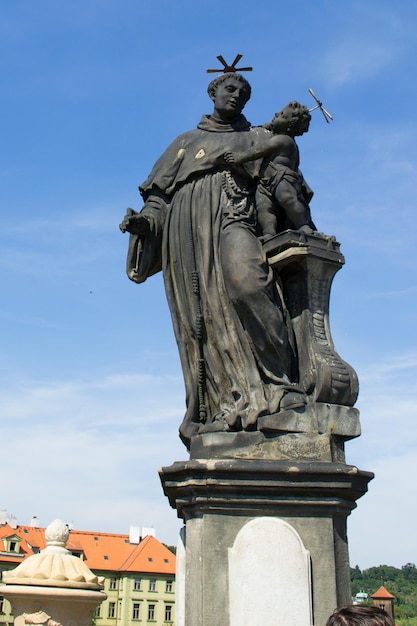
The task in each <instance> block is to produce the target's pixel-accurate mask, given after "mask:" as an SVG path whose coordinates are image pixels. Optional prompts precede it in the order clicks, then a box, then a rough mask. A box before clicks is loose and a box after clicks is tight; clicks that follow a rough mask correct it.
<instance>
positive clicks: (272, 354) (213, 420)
mask: <svg viewBox="0 0 417 626" xmlns="http://www.w3.org/2000/svg"><path fill="white" fill-rule="evenodd" d="M265 133H268V131H266V130H265V129H263V128H251V127H250V126H249V124H248V123H247V121H246V120H245V118H244V117H243V116H240V118H239V120H238V122H237V123H235V124H233V126H230V125H227V124H218V123H216V122H214V121H213V120H212V119H211V118H210V117H209V116H204V117H203V118H202V121H201V122H200V124H199V126H198V127H197V129H195V130H192V131H189V132H187V133H185V134H183V135H181V136H180V137H178V138H177V139H176V140H175V141H174V142H173V143H172V144H171V146H170V147H169V148H168V149H167V150H166V152H165V153H164V154H163V155H162V156H161V157H160V159H159V160H158V161H157V163H156V164H155V166H154V168H153V170H152V172H151V174H150V176H149V178H148V179H147V180H146V181H145V183H144V184H143V185H141V187H140V191H141V193H142V195H143V197H144V200H145V205H144V208H143V209H142V212H141V213H142V214H143V215H144V216H146V217H147V218H148V220H149V222H150V226H151V228H150V232H149V234H148V235H147V237H145V238H144V239H141V238H139V237H135V236H134V235H131V243H130V252H129V254H130V256H131V258H130V261H129V260H128V265H130V266H131V267H130V270H129V268H128V273H129V277H130V278H131V279H132V280H135V281H136V282H142V281H143V280H145V279H146V278H147V277H148V276H149V275H151V274H152V273H154V272H155V271H158V269H160V267H162V270H163V275H164V282H165V289H166V293H167V299H168V304H169V307H170V311H171V315H172V320H173V326H174V331H175V336H176V340H177V343H178V347H179V352H180V358H181V364H182V368H183V373H184V379H185V387H186V406H187V410H186V415H185V418H184V421H183V423H182V425H181V427H180V435H181V438H182V440H183V441H184V442H185V443H186V445H189V441H190V438H191V437H192V436H194V435H195V434H197V433H198V432H204V431H207V430H232V431H234V430H242V429H243V430H256V427H257V418H258V417H259V416H261V415H267V414H273V413H276V412H277V411H278V410H279V404H280V401H281V399H282V397H283V395H284V393H285V391H286V390H288V389H291V388H293V386H292V385H291V383H290V381H289V377H288V372H289V341H288V331H287V326H286V319H285V311H284V309H283V306H282V302H281V298H280V296H279V293H278V291H277V285H276V281H275V279H274V276H273V273H272V271H271V269H270V268H269V266H268V263H267V260H266V256H265V253H264V251H263V249H262V244H261V243H260V241H259V239H258V236H257V234H258V233H257V224H256V207H255V204H254V197H255V185H256V176H257V171H258V170H259V167H260V165H261V164H260V162H250V163H247V164H245V166H239V167H237V166H236V167H235V168H233V166H230V165H224V164H223V165H222V164H220V162H219V157H220V156H221V155H222V154H223V153H224V152H226V151H230V152H234V151H236V152H241V151H243V150H245V149H248V148H250V147H253V146H254V145H256V143H257V142H261V141H262V140H264V139H265ZM216 159H217V161H216ZM133 257H134V258H133ZM132 267H133V270H132Z"/></svg>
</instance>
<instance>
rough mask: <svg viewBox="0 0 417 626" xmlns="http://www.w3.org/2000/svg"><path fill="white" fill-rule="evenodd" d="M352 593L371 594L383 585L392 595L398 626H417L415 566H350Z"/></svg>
mask: <svg viewBox="0 0 417 626" xmlns="http://www.w3.org/2000/svg"><path fill="white" fill-rule="evenodd" d="M350 572H351V579H352V594H353V596H355V595H356V594H357V593H358V591H366V593H367V594H368V595H369V596H371V595H372V594H373V593H375V591H377V589H379V587H381V585H383V586H384V587H385V588H386V589H387V590H388V591H389V592H390V593H392V595H393V596H395V601H394V612H395V621H396V623H397V624H398V626H417V567H416V566H415V565H414V563H407V564H406V565H403V566H402V567H401V569H397V568H396V567H392V566H391V565H379V566H378V567H370V568H369V569H364V570H363V571H361V570H360V569H359V567H358V566H356V567H355V568H351V570H350Z"/></svg>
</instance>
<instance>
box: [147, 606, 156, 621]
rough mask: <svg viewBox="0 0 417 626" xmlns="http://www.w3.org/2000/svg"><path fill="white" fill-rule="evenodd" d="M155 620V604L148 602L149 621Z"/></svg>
mask: <svg viewBox="0 0 417 626" xmlns="http://www.w3.org/2000/svg"><path fill="white" fill-rule="evenodd" d="M154 621H155V605H154V604H148V622H154Z"/></svg>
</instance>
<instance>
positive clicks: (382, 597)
mask: <svg viewBox="0 0 417 626" xmlns="http://www.w3.org/2000/svg"><path fill="white" fill-rule="evenodd" d="M371 598H372V601H373V603H374V605H375V606H379V608H380V609H384V611H385V612H386V613H388V615H390V616H391V617H392V619H393V620H394V619H395V618H394V600H395V596H393V595H392V593H390V592H389V591H387V590H386V589H385V587H380V588H379V589H378V590H377V591H375V593H373V594H372V595H371Z"/></svg>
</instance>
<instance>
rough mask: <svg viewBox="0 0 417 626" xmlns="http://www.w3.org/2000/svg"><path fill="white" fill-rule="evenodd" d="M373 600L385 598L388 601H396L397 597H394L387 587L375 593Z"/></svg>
mask: <svg viewBox="0 0 417 626" xmlns="http://www.w3.org/2000/svg"><path fill="white" fill-rule="evenodd" d="M371 598H375V599H376V600H377V599H378V598H385V599H387V600H394V599H395V596H393V595H392V594H391V593H390V592H389V591H387V590H386V589H385V587H380V588H379V589H378V591H375V593H374V594H373V595H372V596H371Z"/></svg>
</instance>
